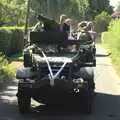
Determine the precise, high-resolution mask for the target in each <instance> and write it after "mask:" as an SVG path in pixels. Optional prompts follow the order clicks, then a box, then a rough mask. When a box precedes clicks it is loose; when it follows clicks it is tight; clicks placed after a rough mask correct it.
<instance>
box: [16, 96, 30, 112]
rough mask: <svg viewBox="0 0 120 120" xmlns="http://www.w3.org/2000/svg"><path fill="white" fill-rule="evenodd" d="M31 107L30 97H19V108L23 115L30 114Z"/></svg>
mask: <svg viewBox="0 0 120 120" xmlns="http://www.w3.org/2000/svg"><path fill="white" fill-rule="evenodd" d="M30 106H31V99H30V98H28V97H18V107H19V112H20V113H21V114H25V113H29V112H30Z"/></svg>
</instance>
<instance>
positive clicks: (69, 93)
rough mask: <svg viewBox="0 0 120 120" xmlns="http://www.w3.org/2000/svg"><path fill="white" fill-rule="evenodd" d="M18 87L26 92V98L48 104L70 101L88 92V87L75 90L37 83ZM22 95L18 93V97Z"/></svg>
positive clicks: (23, 84)
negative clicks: (50, 102)
mask: <svg viewBox="0 0 120 120" xmlns="http://www.w3.org/2000/svg"><path fill="white" fill-rule="evenodd" d="M18 87H19V88H20V89H22V90H23V91H24V96H31V97H32V98H34V99H35V100H37V101H40V100H43V101H45V102H47V103H48V101H59V100H64V101H65V100H69V99H72V98H75V97H77V96H81V97H82V96H83V95H84V93H85V92H86V91H87V87H85V86H83V87H82V86H81V87H79V88H74V87H71V86H68V87H65V86H64V87H61V86H53V87H51V86H50V85H43V86H41V85H39V84H36V83H28V82H26V83H25V82H19V84H18ZM19 95H21V93H20V92H19V91H18V93H17V96H19Z"/></svg>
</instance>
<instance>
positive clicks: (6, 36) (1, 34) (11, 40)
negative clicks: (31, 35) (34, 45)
mask: <svg viewBox="0 0 120 120" xmlns="http://www.w3.org/2000/svg"><path fill="white" fill-rule="evenodd" d="M23 38H24V36H23V27H1V28H0V51H1V52H3V53H4V54H5V55H6V56H12V55H14V54H18V53H21V52H22V50H23V48H24V39H23Z"/></svg>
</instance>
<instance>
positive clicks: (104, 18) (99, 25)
mask: <svg viewBox="0 0 120 120" xmlns="http://www.w3.org/2000/svg"><path fill="white" fill-rule="evenodd" d="M110 21H111V17H110V15H109V14H108V13H107V12H104V11H103V12H102V13H100V14H99V15H97V16H96V17H95V21H94V22H95V28H96V31H97V32H98V33H101V32H104V31H107V28H108V25H109V23H110Z"/></svg>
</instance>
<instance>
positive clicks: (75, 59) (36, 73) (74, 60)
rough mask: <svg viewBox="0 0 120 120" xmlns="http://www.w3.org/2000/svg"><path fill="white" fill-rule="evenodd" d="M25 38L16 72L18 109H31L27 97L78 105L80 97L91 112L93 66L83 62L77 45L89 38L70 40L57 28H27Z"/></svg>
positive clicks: (26, 110)
mask: <svg viewBox="0 0 120 120" xmlns="http://www.w3.org/2000/svg"><path fill="white" fill-rule="evenodd" d="M28 39H29V42H30V44H29V46H28V47H26V48H25V49H24V68H21V69H18V70H17V73H16V78H17V79H19V83H18V92H17V99H18V108H19V111H20V113H27V112H29V111H30V110H31V98H33V99H34V100H36V101H38V102H42V103H44V104H46V105H48V106H49V105H51V104H56V103H57V104H59V102H58V101H63V102H64V101H66V100H67V99H68V101H70V100H72V99H74V100H76V102H77V103H78V105H77V106H79V103H80V101H81V100H82V101H81V102H82V103H83V104H82V105H83V106H84V107H83V108H84V112H87V113H90V112H92V98H93V93H94V89H95V83H94V69H93V66H92V65H89V64H88V63H87V64H86V60H85V58H84V55H85V54H86V52H85V51H84V47H83V48H82V47H81V46H82V45H87V44H88V43H89V44H92V41H87V43H85V42H84V41H82V40H70V39H68V34H67V33H66V32H58V31H56V32H55V31H44V32H30V33H29V37H28ZM87 49H90V48H87ZM66 102H67V101H66ZM79 107H81V106H79Z"/></svg>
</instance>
